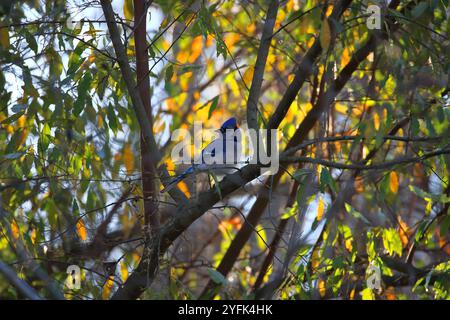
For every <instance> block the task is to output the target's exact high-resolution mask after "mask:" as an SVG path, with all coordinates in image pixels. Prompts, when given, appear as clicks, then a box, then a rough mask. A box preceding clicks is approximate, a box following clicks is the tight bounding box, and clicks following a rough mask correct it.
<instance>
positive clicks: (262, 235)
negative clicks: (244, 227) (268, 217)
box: [256, 225, 267, 250]
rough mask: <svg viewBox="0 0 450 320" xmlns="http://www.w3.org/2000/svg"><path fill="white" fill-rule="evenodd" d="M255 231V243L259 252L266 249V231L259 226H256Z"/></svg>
mask: <svg viewBox="0 0 450 320" xmlns="http://www.w3.org/2000/svg"><path fill="white" fill-rule="evenodd" d="M256 230H257V234H256V242H257V243H258V247H259V248H260V249H261V250H264V249H266V247H267V245H266V243H267V235H266V231H265V230H264V228H263V227H262V226H261V225H258V226H257V227H256Z"/></svg>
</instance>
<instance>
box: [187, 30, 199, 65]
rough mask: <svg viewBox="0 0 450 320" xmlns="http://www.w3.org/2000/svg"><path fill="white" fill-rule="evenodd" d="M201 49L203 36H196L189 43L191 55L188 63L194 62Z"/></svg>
mask: <svg viewBox="0 0 450 320" xmlns="http://www.w3.org/2000/svg"><path fill="white" fill-rule="evenodd" d="M202 49H203V37H202V36H197V37H195V38H194V40H192V44H191V55H190V56H189V60H188V61H189V63H194V62H195V61H196V60H197V59H198V57H199V56H200V54H201V53H202Z"/></svg>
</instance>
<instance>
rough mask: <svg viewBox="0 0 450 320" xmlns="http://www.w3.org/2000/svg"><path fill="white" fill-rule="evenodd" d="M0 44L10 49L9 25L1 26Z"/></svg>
mask: <svg viewBox="0 0 450 320" xmlns="http://www.w3.org/2000/svg"><path fill="white" fill-rule="evenodd" d="M0 46H2V47H3V48H5V49H9V31H8V28H7V27H4V28H0Z"/></svg>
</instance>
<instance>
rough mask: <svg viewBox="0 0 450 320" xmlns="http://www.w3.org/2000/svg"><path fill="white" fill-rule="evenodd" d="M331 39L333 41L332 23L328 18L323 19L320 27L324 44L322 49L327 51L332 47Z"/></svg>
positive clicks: (321, 42) (321, 41) (321, 43)
mask: <svg viewBox="0 0 450 320" xmlns="http://www.w3.org/2000/svg"><path fill="white" fill-rule="evenodd" d="M330 41H331V31H330V24H329V22H328V19H324V20H323V21H322V27H321V29H320V45H321V46H322V49H323V50H324V51H327V50H328V48H329V47H330Z"/></svg>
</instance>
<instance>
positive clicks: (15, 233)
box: [11, 220, 20, 240]
mask: <svg viewBox="0 0 450 320" xmlns="http://www.w3.org/2000/svg"><path fill="white" fill-rule="evenodd" d="M11 233H12V235H13V237H14V239H16V240H17V239H19V235H20V229H19V226H18V225H17V222H16V220H13V222H11Z"/></svg>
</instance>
